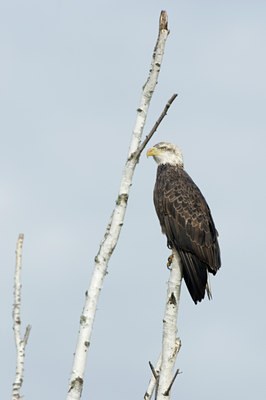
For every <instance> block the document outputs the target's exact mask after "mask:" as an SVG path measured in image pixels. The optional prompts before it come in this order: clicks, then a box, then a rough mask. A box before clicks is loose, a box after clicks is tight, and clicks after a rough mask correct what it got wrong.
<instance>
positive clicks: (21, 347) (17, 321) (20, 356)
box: [12, 233, 31, 400]
mask: <svg viewBox="0 0 266 400" xmlns="http://www.w3.org/2000/svg"><path fill="white" fill-rule="evenodd" d="M23 239H24V235H23V234H22V233H21V234H20V235H19V237H18V241H17V249H16V270H15V283H14V308H13V330H14V336H15V342H16V348H17V363H16V377H15V381H14V383H13V391H12V400H18V399H20V398H21V397H22V396H21V395H20V389H21V386H22V382H23V370H24V358H25V347H26V344H27V341H28V338H29V334H30V330H31V326H30V325H28V326H27V328H26V332H25V335H24V338H23V339H22V337H21V329H20V328H21V318H20V305H21V280H20V273H21V265H22V245H23Z"/></svg>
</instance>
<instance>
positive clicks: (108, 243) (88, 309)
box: [67, 11, 178, 400]
mask: <svg viewBox="0 0 266 400" xmlns="http://www.w3.org/2000/svg"><path fill="white" fill-rule="evenodd" d="M168 34H169V30H168V21H167V14H166V12H165V11H162V12H161V15H160V21H159V33H158V38H157V42H156V45H155V48H154V52H153V56H152V61H151V67H150V71H149V75H148V78H147V81H146V83H145V85H144V86H143V91H142V96H141V100H140V105H139V107H138V109H137V118H136V123H135V128H134V130H133V133H132V137H131V143H130V146H129V151H128V156H127V161H126V164H125V167H124V170H123V174H122V179H121V184H120V189H119V193H118V197H117V199H116V207H115V208H114V210H113V212H112V215H111V218H110V221H109V223H108V226H107V229H106V232H105V234H104V237H103V239H102V242H101V244H100V248H99V251H98V254H97V255H96V257H95V264H94V271H93V274H92V278H91V282H90V286H89V288H88V290H87V292H86V299H85V305H84V308H83V311H82V315H81V318H80V327H79V333H78V339H77V346H76V351H75V355H74V361H73V367H72V372H71V376H70V380H69V388H68V394H67V400H78V399H80V396H81V392H82V387H83V378H84V370H85V364H86V358H87V352H88V348H89V346H90V338H91V333H92V329H93V322H94V317H95V312H96V307H97V302H98V298H99V295H100V291H101V289H102V285H103V280H104V277H105V275H106V272H107V266H108V262H109V260H110V257H111V255H112V253H113V251H114V249H115V246H116V244H117V241H118V239H119V234H120V231H121V228H122V226H123V221H124V216H125V211H126V207H127V200H128V196H129V191H130V186H131V183H132V179H133V174H134V170H135V167H136V165H137V163H138V160H139V157H140V154H141V152H142V151H143V149H144V147H145V145H146V144H147V142H148V141H149V139H150V138H151V136H152V135H153V133H154V132H155V130H156V128H157V126H158V125H159V123H160V118H159V120H158V121H157V122H156V124H155V126H154V129H153V130H152V131H151V133H150V135H149V136H147V138H146V139H145V140H144V142H143V143H142V145H140V142H141V137H142V132H143V128H144V125H145V121H146V116H147V112H148V109H149V105H150V101H151V98H152V95H153V92H154V90H155V86H156V84H157V80H158V75H159V72H160V68H161V63H162V59H163V54H164V49H165V44H166V39H167V37H168ZM175 97H176V95H174V96H172V98H171V99H170V101H169V102H168V104H167V106H166V109H165V110H164V111H165V114H166V112H167V109H168V108H169V106H170V104H171V101H173V100H174V99H175ZM165 114H164V115H165ZM164 115H163V116H161V117H162V118H163V117H164ZM174 271H175V268H172V273H174ZM176 297H177V298H178V295H176ZM162 360H164V356H163V357H162ZM162 362H164V361H162Z"/></svg>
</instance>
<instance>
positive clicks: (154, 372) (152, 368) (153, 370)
mask: <svg viewBox="0 0 266 400" xmlns="http://www.w3.org/2000/svg"><path fill="white" fill-rule="evenodd" d="M149 366H150V369H151V371H152V373H153V376H154V378H155V379H158V376H159V375H158V374H156V371H155V369H154V366H153V365H152V363H151V362H150V361H149Z"/></svg>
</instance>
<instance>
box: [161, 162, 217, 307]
mask: <svg viewBox="0 0 266 400" xmlns="http://www.w3.org/2000/svg"><path fill="white" fill-rule="evenodd" d="M154 205H155V208H156V212H157V215H158V218H159V220H160V224H161V227H162V231H163V233H165V234H166V236H167V244H168V247H169V248H173V247H174V248H175V249H176V250H177V251H178V253H179V255H180V258H181V261H182V265H183V275H184V280H185V282H186V285H187V287H188V290H189V292H190V295H191V297H192V299H193V300H194V302H195V303H197V301H201V300H202V299H203V298H204V295H205V289H206V285H207V271H209V272H211V273H212V274H214V275H215V274H216V271H217V270H218V269H219V268H220V266H221V259H220V250H219V244H218V241H217V236H218V234H217V231H216V229H215V226H214V222H213V219H212V216H211V212H210V209H209V207H208V204H207V203H206V200H205V199H204V197H203V195H202V193H201V191H200V190H199V188H198V187H197V186H196V184H195V183H194V182H193V180H192V179H191V178H190V176H189V175H188V174H187V173H186V171H184V169H183V168H181V167H179V166H176V165H170V164H161V165H159V166H158V170H157V180H156V184H155V187H154Z"/></svg>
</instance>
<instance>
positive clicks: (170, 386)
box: [164, 369, 179, 396]
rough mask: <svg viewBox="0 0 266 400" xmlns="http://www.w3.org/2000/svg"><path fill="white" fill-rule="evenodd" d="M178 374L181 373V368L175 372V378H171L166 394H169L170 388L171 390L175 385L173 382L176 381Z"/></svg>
mask: <svg viewBox="0 0 266 400" xmlns="http://www.w3.org/2000/svg"><path fill="white" fill-rule="evenodd" d="M178 374H179V369H177V370H176V373H175V374H174V377H173V379H172V380H171V383H170V385H169V387H168V389H167V390H166V391H165V392H164V395H165V396H169V394H170V390H171V388H172V386H173V383H174V381H175V378H176V377H177V375H178Z"/></svg>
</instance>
